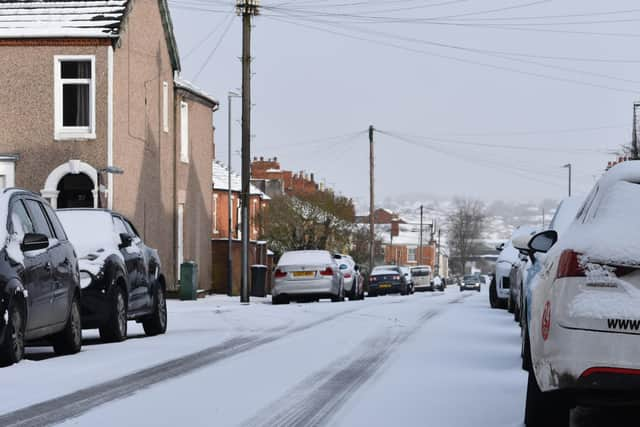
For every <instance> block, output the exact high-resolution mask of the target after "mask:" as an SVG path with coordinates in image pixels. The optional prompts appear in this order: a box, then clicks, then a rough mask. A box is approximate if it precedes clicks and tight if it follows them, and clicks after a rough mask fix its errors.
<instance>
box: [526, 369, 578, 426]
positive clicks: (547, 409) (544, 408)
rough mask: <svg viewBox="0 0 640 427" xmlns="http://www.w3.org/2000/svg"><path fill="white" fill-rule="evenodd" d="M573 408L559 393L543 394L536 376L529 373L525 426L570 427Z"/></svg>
mask: <svg viewBox="0 0 640 427" xmlns="http://www.w3.org/2000/svg"><path fill="white" fill-rule="evenodd" d="M570 411H571V408H570V406H569V403H568V402H567V400H566V398H565V396H564V395H561V394H560V393H559V392H557V391H553V392H546V393H544V392H542V391H541V390H540V387H538V382H537V381H536V376H535V375H534V373H533V372H532V371H529V380H528V383H527V401H526V407H525V412H524V424H525V425H526V426H527V427H547V426H554V427H568V426H569V415H570Z"/></svg>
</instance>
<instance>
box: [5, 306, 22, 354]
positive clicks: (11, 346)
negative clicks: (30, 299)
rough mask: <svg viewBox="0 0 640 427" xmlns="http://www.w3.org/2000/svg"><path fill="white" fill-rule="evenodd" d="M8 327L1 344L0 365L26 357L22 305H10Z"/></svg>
mask: <svg viewBox="0 0 640 427" xmlns="http://www.w3.org/2000/svg"><path fill="white" fill-rule="evenodd" d="M8 311H9V313H8V319H7V320H8V323H7V329H6V331H5V334H4V341H3V342H2V344H1V345H0V366H9V365H13V364H14V363H18V362H19V361H21V360H22V358H23V357H24V326H25V321H24V315H23V313H22V310H20V307H18V306H16V305H15V304H13V305H12V306H11V307H9V310H8Z"/></svg>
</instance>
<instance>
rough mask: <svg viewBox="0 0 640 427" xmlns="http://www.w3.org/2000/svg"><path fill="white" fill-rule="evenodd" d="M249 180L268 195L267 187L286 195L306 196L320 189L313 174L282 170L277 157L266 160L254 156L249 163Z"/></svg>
mask: <svg viewBox="0 0 640 427" xmlns="http://www.w3.org/2000/svg"><path fill="white" fill-rule="evenodd" d="M251 180H252V181H253V183H254V184H255V185H256V186H257V187H258V188H260V189H261V190H262V191H265V192H266V193H267V194H269V195H272V194H271V193H270V192H269V191H267V190H268V189H269V188H271V192H275V193H277V194H286V195H287V196H308V195H311V194H314V193H317V192H318V191H322V189H321V187H320V185H319V184H318V183H316V182H315V177H314V175H313V174H306V173H304V172H303V171H301V172H300V173H293V172H291V171H286V170H282V169H281V168H280V162H278V158H277V157H274V158H273V159H266V160H265V159H264V158H263V157H260V159H258V158H255V157H254V159H253V162H252V163H251ZM275 183H277V184H275Z"/></svg>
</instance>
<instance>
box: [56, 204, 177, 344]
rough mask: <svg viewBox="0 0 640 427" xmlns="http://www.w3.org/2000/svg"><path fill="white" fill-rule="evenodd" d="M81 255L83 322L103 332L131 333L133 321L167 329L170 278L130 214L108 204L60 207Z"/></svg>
mask: <svg viewBox="0 0 640 427" xmlns="http://www.w3.org/2000/svg"><path fill="white" fill-rule="evenodd" d="M58 215H59V217H60V221H61V222H62V224H63V225H64V227H65V230H67V233H68V236H69V240H70V241H71V243H73V246H74V247H75V249H76V253H77V254H78V258H79V268H80V286H81V288H82V291H81V292H82V327H83V328H85V329H94V328H98V329H99V331H100V338H101V339H102V340H103V341H106V342H117V341H122V340H124V339H126V338H127V321H128V320H135V321H136V322H138V323H142V327H143V328H144V331H145V333H146V334H147V335H158V334H164V333H165V331H166V330H167V305H166V300H165V292H166V283H165V279H164V276H163V274H162V268H161V264H160V257H159V256H158V252H157V251H156V250H155V249H153V248H150V247H148V246H146V245H145V244H144V242H143V241H142V239H141V238H140V234H139V233H138V231H137V230H136V228H135V227H134V226H133V224H132V223H131V222H130V221H129V220H128V219H127V218H125V217H124V216H122V215H120V214H118V213H116V212H112V211H109V210H102V209H62V210H58Z"/></svg>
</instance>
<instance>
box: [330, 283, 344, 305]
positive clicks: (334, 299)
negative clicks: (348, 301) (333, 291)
mask: <svg viewBox="0 0 640 427" xmlns="http://www.w3.org/2000/svg"><path fill="white" fill-rule="evenodd" d="M343 301H344V288H343V287H342V286H340V293H339V294H338V296H336V297H331V302H343Z"/></svg>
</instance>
